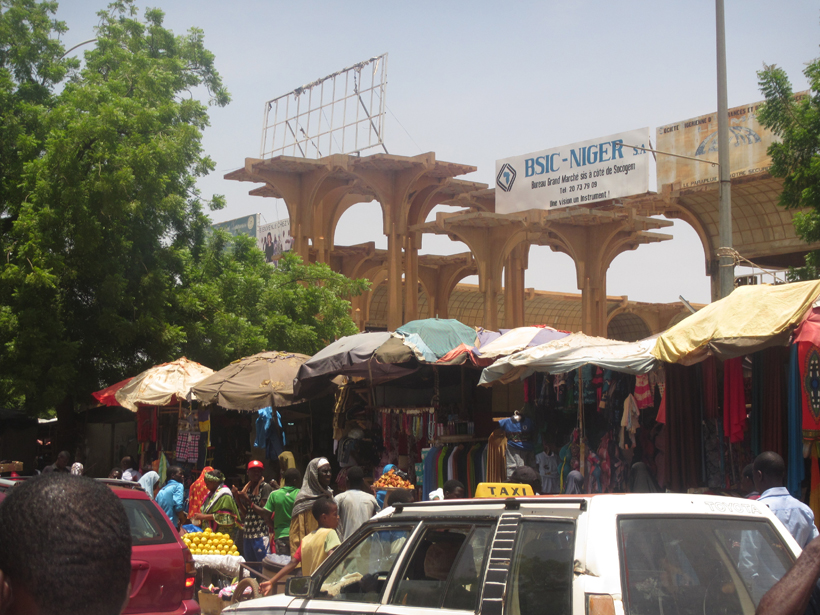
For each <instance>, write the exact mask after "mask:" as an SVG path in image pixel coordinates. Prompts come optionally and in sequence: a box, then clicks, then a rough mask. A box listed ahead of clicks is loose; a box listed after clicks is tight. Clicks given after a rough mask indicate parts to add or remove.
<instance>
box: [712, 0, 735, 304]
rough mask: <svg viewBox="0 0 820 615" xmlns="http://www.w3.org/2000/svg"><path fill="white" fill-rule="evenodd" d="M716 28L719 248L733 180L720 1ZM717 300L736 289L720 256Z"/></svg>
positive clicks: (729, 264) (725, 237)
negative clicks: (730, 163)
mask: <svg viewBox="0 0 820 615" xmlns="http://www.w3.org/2000/svg"><path fill="white" fill-rule="evenodd" d="M715 25H716V29H717V86H718V87H717V90H718V114H717V120H718V122H717V123H718V165H719V167H718V168H719V174H720V206H719V208H718V212H719V222H720V246H719V247H721V248H731V247H732V179H731V177H732V176H731V169H730V168H729V103H728V95H727V93H726V22H725V18H724V14H723V0H715ZM719 265H720V266H719V272H718V280H719V288H720V298H721V299H723V298H724V297H728V296H729V294H730V293H731V292H732V291H733V290H734V286H735V267H734V260H733V259H732V258H730V257H726V256H724V257H721V258H720V262H719Z"/></svg>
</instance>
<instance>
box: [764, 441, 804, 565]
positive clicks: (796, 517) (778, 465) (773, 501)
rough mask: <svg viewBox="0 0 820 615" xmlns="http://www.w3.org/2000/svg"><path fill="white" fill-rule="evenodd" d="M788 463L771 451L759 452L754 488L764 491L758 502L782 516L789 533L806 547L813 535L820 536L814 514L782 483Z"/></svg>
mask: <svg viewBox="0 0 820 615" xmlns="http://www.w3.org/2000/svg"><path fill="white" fill-rule="evenodd" d="M785 476H786V464H785V463H784V462H783V458H782V457H781V456H780V455H778V454H777V453H774V452H772V451H766V452H765V453H760V455H758V456H757V458H756V459H755V463H754V483H755V491H757V492H758V493H760V494H761V496H760V497H759V498H758V500H757V501H758V502H761V503H763V504H765V505H766V506H768V507H769V509H770V510H771V511H772V513H774V516H775V517H777V518H778V519H780V521H781V523H783V525H785V526H786V529H787V530H789V533H790V534H791V535H792V536H793V537H794V539H795V540H796V541H797V544H798V545H800V548H801V549H805V548H806V545H808V544H809V543H810V542H811V541H812V540H813V539H814V538H817V537H818V536H820V532H818V531H817V527H816V526H815V525H814V513H813V512H812V510H811V508H809V507H808V506H806V505H805V504H804V503H803V502H801V501H800V500H798V499H796V498H793V497H792V496H791V494H790V493H789V490H788V489H786V488H785V487H784V486H783V481H784V478H785Z"/></svg>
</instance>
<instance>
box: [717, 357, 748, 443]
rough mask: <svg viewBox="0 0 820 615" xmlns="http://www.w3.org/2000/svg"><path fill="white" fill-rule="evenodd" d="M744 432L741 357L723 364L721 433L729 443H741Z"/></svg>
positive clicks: (744, 412) (744, 409)
mask: <svg viewBox="0 0 820 615" xmlns="http://www.w3.org/2000/svg"><path fill="white" fill-rule="evenodd" d="M745 431H746V392H745V390H744V388H743V357H737V358H735V359H728V360H726V361H724V362H723V433H724V435H725V436H726V437H727V438H729V442H730V443H734V442H743V434H744V432H745Z"/></svg>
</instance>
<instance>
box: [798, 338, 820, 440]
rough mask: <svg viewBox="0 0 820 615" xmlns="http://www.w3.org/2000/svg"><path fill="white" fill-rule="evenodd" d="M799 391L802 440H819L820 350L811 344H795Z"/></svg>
mask: <svg viewBox="0 0 820 615" xmlns="http://www.w3.org/2000/svg"><path fill="white" fill-rule="evenodd" d="M797 354H798V359H799V366H800V391H801V396H802V402H803V439H804V440H818V439H820V348H818V347H817V346H815V345H814V344H812V343H811V342H800V343H798V344H797Z"/></svg>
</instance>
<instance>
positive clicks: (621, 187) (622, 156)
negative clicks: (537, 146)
mask: <svg viewBox="0 0 820 615" xmlns="http://www.w3.org/2000/svg"><path fill="white" fill-rule="evenodd" d="M624 144H626V145H637V146H639V147H649V128H641V129H638V130H630V131H628V132H622V133H619V134H616V135H611V136H608V137H603V138H599V139H590V140H589V141H582V142H581V143H574V144H572V145H565V146H563V147H557V148H553V149H548V150H542V151H540V152H534V153H532V154H525V155H523V156H514V157H512V158H504V159H503V160H497V161H496V163H495V171H496V180H495V184H496V187H497V190H496V191H495V211H496V213H500V214H508V213H513V212H517V211H526V210H528V209H554V208H560V207H569V206H571V205H590V204H592V203H596V202H599V201H608V200H610V199H617V198H621V197H625V196H631V195H634V194H644V193H646V192H648V191H649V156H648V155H647V153H646V152H644V151H642V150H638V149H635V148H631V147H626V145H624Z"/></svg>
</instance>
